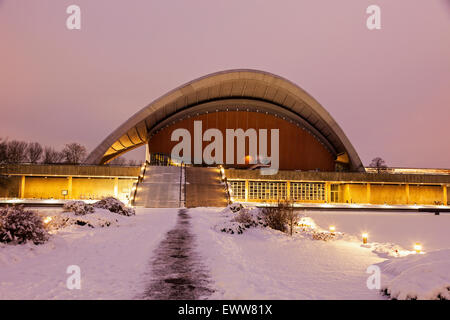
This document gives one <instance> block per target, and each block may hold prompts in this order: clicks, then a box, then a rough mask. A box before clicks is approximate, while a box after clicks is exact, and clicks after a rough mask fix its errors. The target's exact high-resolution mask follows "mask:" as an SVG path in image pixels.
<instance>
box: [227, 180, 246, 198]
mask: <svg viewBox="0 0 450 320" xmlns="http://www.w3.org/2000/svg"><path fill="white" fill-rule="evenodd" d="M228 183H229V184H230V186H231V196H232V197H233V198H234V199H239V200H245V181H228Z"/></svg>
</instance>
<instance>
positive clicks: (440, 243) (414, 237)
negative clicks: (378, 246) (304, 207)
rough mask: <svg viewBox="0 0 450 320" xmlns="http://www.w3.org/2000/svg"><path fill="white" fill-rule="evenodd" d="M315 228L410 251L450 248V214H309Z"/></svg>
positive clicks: (369, 212)
mask: <svg viewBox="0 0 450 320" xmlns="http://www.w3.org/2000/svg"><path fill="white" fill-rule="evenodd" d="M307 214H308V216H310V217H311V218H312V219H313V220H314V221H315V222H316V223H317V224H318V225H320V226H322V227H325V228H328V226H329V225H334V226H336V230H338V231H342V232H345V233H346V234H349V235H353V236H355V237H356V238H358V239H361V234H362V233H363V232H367V233H368V234H369V242H380V243H394V244H396V245H399V246H401V247H403V248H405V249H408V250H413V246H414V244H415V243H416V242H419V243H421V244H422V246H423V248H424V250H425V251H432V250H438V249H447V248H450V233H449V230H450V214H446V213H442V214H440V215H438V216H436V215H434V214H433V213H419V212H383V211H345V212H342V211H339V212H332V211H308V213H307Z"/></svg>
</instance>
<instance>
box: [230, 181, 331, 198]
mask: <svg viewBox="0 0 450 320" xmlns="http://www.w3.org/2000/svg"><path fill="white" fill-rule="evenodd" d="M229 183H230V186H231V190H232V197H233V198H234V199H236V200H245V181H229ZM287 196H289V199H291V200H294V201H317V202H324V201H325V200H326V191H325V183H319V182H318V183H309V182H291V183H290V192H289V195H288V188H287V182H282V181H249V182H248V198H247V200H248V201H277V200H285V199H286V198H287ZM335 197H336V198H337V194H336V196H335Z"/></svg>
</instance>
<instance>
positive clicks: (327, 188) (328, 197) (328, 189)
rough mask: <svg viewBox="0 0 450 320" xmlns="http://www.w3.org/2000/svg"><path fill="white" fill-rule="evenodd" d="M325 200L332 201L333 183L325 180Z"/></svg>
mask: <svg viewBox="0 0 450 320" xmlns="http://www.w3.org/2000/svg"><path fill="white" fill-rule="evenodd" d="M325 202H327V203H328V202H331V183H330V182H329V181H327V182H325Z"/></svg>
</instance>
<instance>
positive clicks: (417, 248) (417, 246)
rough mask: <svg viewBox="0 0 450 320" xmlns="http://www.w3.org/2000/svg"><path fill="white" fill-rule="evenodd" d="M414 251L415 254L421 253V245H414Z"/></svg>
mask: <svg viewBox="0 0 450 320" xmlns="http://www.w3.org/2000/svg"><path fill="white" fill-rule="evenodd" d="M414 250H415V251H416V252H417V253H421V252H422V245H421V244H420V243H416V244H414Z"/></svg>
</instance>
